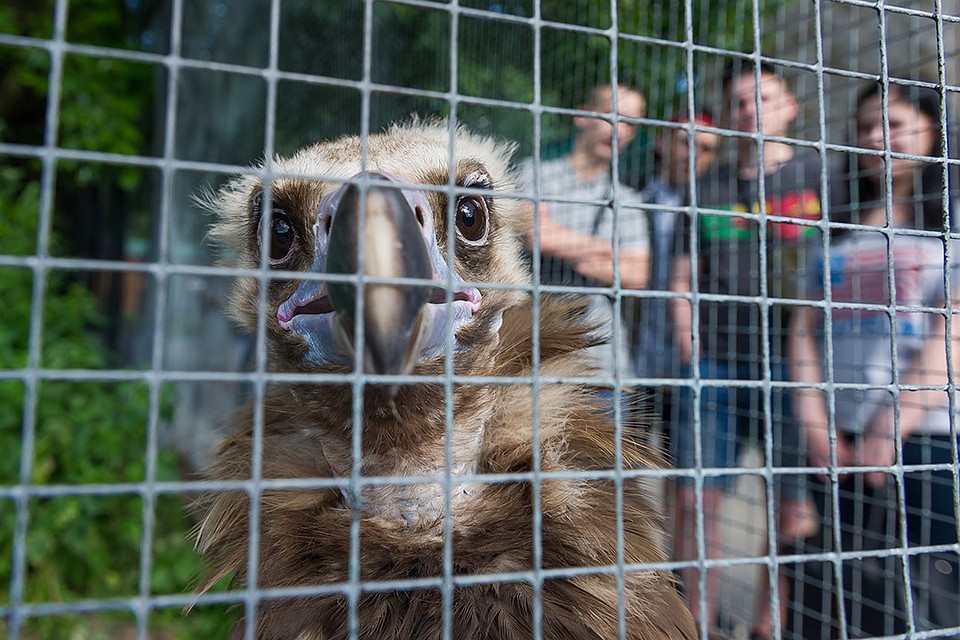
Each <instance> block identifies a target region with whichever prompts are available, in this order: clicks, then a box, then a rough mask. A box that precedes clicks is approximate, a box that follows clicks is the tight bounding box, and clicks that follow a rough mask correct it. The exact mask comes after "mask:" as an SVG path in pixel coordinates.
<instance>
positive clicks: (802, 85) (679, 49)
mask: <svg viewBox="0 0 960 640" xmlns="http://www.w3.org/2000/svg"><path fill="white" fill-rule="evenodd" d="M885 6H886V8H885V9H883V10H880V11H878V9H877V7H875V6H874V5H872V4H871V3H865V2H819V1H818V2H811V1H809V0H787V1H785V2H760V1H757V2H751V1H745V0H693V1H692V2H685V1H683V0H663V1H655V2H647V3H639V2H623V3H620V6H619V7H618V8H617V10H616V12H615V13H614V12H612V11H611V3H610V2H609V1H608V0H542V1H540V2H536V1H535V0H499V1H496V2H494V1H490V0H464V1H462V2H460V3H458V4H457V5H456V6H455V7H454V6H451V5H449V4H447V3H445V2H442V1H437V2H430V1H416V2H414V1H410V2H402V1H397V2H387V1H380V0H376V1H369V2H364V1H361V0H339V1H337V2H321V1H317V0H276V1H274V2H271V1H269V0H190V1H188V2H182V3H181V2H175V1H174V0H123V1H120V0H84V1H83V2H79V1H74V2H68V1H66V0H64V1H62V2H54V1H53V0H30V1H27V0H13V2H4V3H2V4H0V451H2V452H3V453H2V456H0V633H2V632H4V631H7V632H11V631H12V632H13V633H14V634H16V633H19V634H20V636H21V637H26V638H41V637H44V638H46V637H49V638H94V637H111V638H112V637H127V636H129V637H137V636H138V634H139V635H140V636H142V635H143V634H145V633H146V632H147V631H149V633H150V634H151V637H160V638H168V637H169V638H173V637H184V638H187V637H191V638H195V637H218V636H223V635H224V629H226V628H228V626H229V620H230V619H231V616H232V615H233V613H232V609H231V607H229V606H228V605H222V606H221V605H205V606H201V607H198V609H197V610H196V611H195V612H194V613H193V614H192V615H191V616H190V617H188V618H184V617H183V616H182V615H181V609H182V606H183V604H184V603H185V602H186V601H187V600H188V599H189V598H188V596H185V595H183V594H185V593H187V592H188V591H189V589H190V588H191V586H192V581H193V580H195V579H196V575H197V567H198V566H199V563H198V560H197V558H196V556H195V553H194V551H193V549H192V548H191V546H190V544H189V541H188V532H189V528H190V527H191V526H192V521H191V519H190V517H189V515H188V514H187V513H186V512H185V510H184V508H183V506H184V503H185V502H186V501H187V500H188V499H189V497H190V496H189V495H183V494H182V492H180V491H178V490H177V489H176V484H168V485H156V483H157V482H167V483H175V481H177V480H180V479H190V478H191V477H192V474H194V473H195V472H196V471H197V470H198V469H199V468H201V467H202V466H203V464H204V462H205V460H206V456H207V452H208V451H209V450H210V447H211V446H212V445H213V443H214V442H215V440H216V435H217V428H218V426H220V425H222V424H223V423H224V421H225V418H226V417H227V416H228V415H229V414H230V412H231V410H232V409H233V408H234V407H236V406H237V405H238V404H239V402H240V401H242V400H243V399H245V398H248V397H249V396H250V393H251V392H250V389H249V388H248V382H247V381H246V380H245V379H244V378H243V376H235V375H230V374H231V373H235V372H238V371H243V370H244V369H245V368H247V369H248V368H249V363H250V362H251V361H252V360H251V357H250V352H249V348H250V346H249V345H250V343H249V341H248V340H244V339H243V338H242V336H240V335H239V334H238V333H237V332H236V331H235V329H234V327H233V326H232V325H231V324H230V322H229V321H228V320H227V319H226V318H225V317H224V315H223V314H222V313H221V311H222V306H223V300H224V296H225V292H226V289H227V285H228V283H229V278H227V277H225V276H223V275H217V273H216V271H215V270H214V269H211V268H209V267H212V265H214V263H215V256H214V253H213V249H212V247H211V246H210V244H209V243H208V242H206V238H205V236H206V233H207V228H208V226H209V224H210V219H209V218H208V217H207V216H206V215H205V214H203V213H202V212H201V210H200V209H199V208H198V207H197V206H196V205H195V203H194V200H193V198H194V197H195V196H196V195H197V194H199V193H202V192H203V190H204V189H209V188H216V187H217V186H218V185H219V184H221V183H222V181H223V180H224V179H225V177H226V176H228V175H230V174H231V173H234V172H235V171H238V170H242V169H243V168H244V167H247V166H249V165H251V164H252V163H255V162H257V161H258V160H260V159H262V158H263V157H264V154H265V153H271V152H272V153H277V154H281V155H283V154H289V153H291V152H293V151H294V150H296V149H298V148H300V147H302V146H305V145H307V144H310V143H311V142H313V141H316V140H318V139H323V138H330V137H334V136H339V135H344V134H356V133H359V132H361V131H362V130H368V131H377V130H379V129H382V128H384V127H385V126H387V125H388V124H389V123H391V122H394V121H396V120H400V119H404V118H407V117H409V115H410V114H414V113H416V114H421V115H431V114H439V115H445V116H446V115H453V116H455V117H456V119H457V120H458V121H459V122H461V123H463V124H465V125H467V126H468V127H470V128H471V129H473V130H475V131H479V132H482V133H487V134H491V135H496V136H501V137H506V138H509V139H512V140H515V141H517V143H518V144H519V152H518V157H526V156H530V155H532V154H539V155H540V156H541V157H543V158H549V157H555V156H557V155H560V154H562V153H564V152H566V151H568V150H569V149H570V145H571V141H572V138H573V131H574V129H573V124H572V118H571V117H570V114H568V113H565V112H564V110H565V109H572V108H576V107H577V106H578V105H580V104H582V102H583V100H584V98H585V96H586V93H587V91H588V90H589V89H590V88H592V87H593V86H595V85H597V84H600V83H604V82H611V81H616V82H619V83H621V84H628V85H634V86H637V87H639V88H640V89H641V90H642V91H643V92H644V93H645V95H646V97H647V100H648V112H647V118H646V120H645V121H644V122H645V124H644V125H643V126H641V127H640V129H639V133H638V135H637V137H636V139H635V140H634V141H633V143H632V144H631V146H630V147H629V148H628V149H627V152H626V154H625V155H624V157H623V158H622V159H621V161H620V170H621V174H622V176H621V177H622V178H623V179H624V181H626V182H627V183H628V184H632V185H635V186H638V187H640V186H642V185H643V184H644V183H645V182H646V180H647V179H648V177H649V175H650V172H651V170H652V157H653V156H652V154H653V140H654V137H655V132H656V127H657V125H658V124H662V123H663V122H664V120H665V119H669V118H670V117H672V116H673V114H675V113H677V112H678V111H682V110H684V109H686V108H688V107H689V106H695V107H697V108H706V109H711V110H716V109H717V108H718V106H719V86H718V80H719V77H720V74H721V70H722V68H723V67H724V66H725V65H726V64H727V63H728V62H729V61H730V60H731V59H733V58H735V57H742V54H751V55H752V54H756V53H757V52H760V53H762V54H763V55H764V56H767V57H768V58H769V59H772V60H776V62H777V63H778V65H780V66H781V68H782V69H783V71H784V75H785V76H787V77H788V79H789V81H790V83H791V84H792V86H793V87H794V90H795V92H796V94H797V96H798V99H799V101H800V104H801V107H802V110H801V115H800V118H799V119H798V121H797V123H796V126H795V128H794V136H795V137H796V138H797V139H799V140H805V141H823V142H825V143H827V144H844V143H846V142H848V141H849V140H850V139H851V131H850V118H849V116H850V113H851V112H852V110H853V101H854V99H855V93H856V91H855V90H854V89H852V87H857V86H859V84H860V83H862V82H863V81H864V80H866V79H869V78H876V77H877V75H878V74H880V73H881V72H886V73H887V74H888V75H889V76H890V77H891V78H893V77H904V78H918V77H919V78H925V79H928V80H931V81H934V82H940V83H945V84H946V85H947V88H948V92H949V98H948V99H949V100H951V101H953V100H955V95H954V93H953V92H954V91H955V88H956V87H955V85H956V84H958V74H960V58H958V57H957V55H956V42H957V28H958V21H957V15H958V12H960V3H958V2H956V1H954V0H950V1H946V0H945V1H943V2H934V0H917V1H908V0H900V1H898V2H897V3H896V6H891V4H889V3H888V4H886V5H885ZM938 10H939V12H938ZM881 40H882V41H883V42H884V43H885V44H886V47H881V46H879V43H880V42H881ZM368 48H369V50H370V55H369V58H365V55H364V52H365V51H366V50H367V49H368ZM887 51H895V52H896V55H895V56H893V55H891V56H889V57H888V56H885V55H884V52H887ZM92 371H95V372H96V373H91V372H92ZM743 480H744V482H743V486H742V491H741V493H740V506H738V507H736V509H734V510H733V511H732V512H731V513H732V515H731V523H730V535H729V538H730V540H731V543H730V544H731V545H733V546H732V547H731V548H741V547H742V549H741V550H742V551H743V552H744V553H745V554H747V555H749V554H755V553H756V548H757V547H756V545H757V544H758V543H759V540H761V539H762V537H763V535H764V532H763V529H762V528H761V527H759V526H757V521H758V516H757V514H756V513H754V512H751V509H758V508H761V507H762V503H763V499H762V496H760V495H759V493H758V489H757V484H756V483H751V479H750V478H744V479H743ZM28 485H29V486H30V487H31V488H32V489H34V490H33V491H32V492H30V493H29V495H28V494H27V493H26V492H24V491H22V488H23V487H26V486H28ZM152 486H161V487H163V486H165V487H167V489H162V490H159V491H157V490H154V489H151V487H152ZM37 487H39V488H40V490H36V488H37ZM44 487H48V488H49V490H48V491H44V490H43V488H44ZM63 487H67V488H66V489H63ZM84 487H91V489H89V490H86V489H84ZM758 505H760V506H759V507H758ZM751 514H752V515H751ZM762 519H763V517H762V515H760V516H759V521H762ZM750 522H752V524H750V525H749V526H748V525H747V524H745V523H750ZM15 540H22V541H23V542H22V543H17V544H15ZM754 573H755V572H754V571H753V570H752V569H751V570H749V571H748V570H740V569H738V567H736V566H734V567H731V569H730V571H729V580H730V584H731V585H732V587H733V588H732V589H731V590H729V594H730V595H729V597H730V598H732V599H734V600H736V602H737V603H739V604H740V606H742V607H743V608H744V610H745V609H749V606H750V604H749V603H750V602H751V599H750V596H749V594H750V589H751V586H750V584H751V581H752V579H753V577H754ZM168 594H169V595H174V596H176V597H171V598H170V599H169V600H162V599H157V598H155V597H154V596H158V595H168ZM151 598H153V599H152V600H151ZM91 602H92V603H99V604H96V605H95V606H94V605H89V604H88V605H80V604H78V605H77V606H75V607H73V608H72V609H71V608H70V607H69V606H68V607H65V608H61V609H57V610H56V611H55V612H54V613H49V614H48V613H44V609H43V608H42V606H39V605H42V604H43V603H91ZM148 602H150V603H151V604H150V605H149V606H147V603H148ZM23 603H27V604H29V605H38V607H37V608H34V609H29V608H28V609H21V611H29V615H28V616H27V617H26V618H25V619H22V620H21V619H18V621H17V623H16V625H15V626H16V629H15V630H13V629H12V628H7V627H6V626H5V625H7V624H9V620H10V619H11V618H10V616H12V615H13V611H14V610H15V609H16V607H18V606H19V605H21V604H23ZM731 609H733V610H736V609H737V607H736V606H734V607H731ZM90 611H92V613H91V612H90ZM744 615H745V617H748V616H747V614H744Z"/></svg>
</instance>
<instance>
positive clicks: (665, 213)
mask: <svg viewBox="0 0 960 640" xmlns="http://www.w3.org/2000/svg"><path fill="white" fill-rule="evenodd" d="M671 122H673V123H675V124H681V125H686V124H688V123H692V124H693V125H694V127H696V128H695V129H694V132H693V141H692V142H693V145H692V146H693V169H694V174H693V175H694V176H695V177H699V176H702V175H703V174H704V173H705V172H706V171H707V170H708V169H709V168H710V167H711V165H712V164H713V163H714V161H715V160H716V158H717V150H718V148H719V145H720V135H719V134H717V133H713V132H711V131H706V130H703V129H700V128H699V127H713V126H714V124H715V123H714V120H713V117H712V116H711V115H710V114H708V113H705V112H700V113H695V114H694V115H693V117H692V118H690V117H688V116H686V115H684V116H678V117H675V118H673V119H672V120H671ZM690 150H691V141H690V130H689V129H688V128H687V127H670V128H664V129H663V130H662V131H661V132H660V134H659V135H658V136H657V138H656V142H655V144H654V170H655V171H656V174H655V175H654V176H653V178H651V179H650V181H649V182H648V183H647V184H646V186H645V187H644V188H643V190H642V191H641V194H640V195H641V197H642V198H643V201H644V202H645V203H646V204H647V205H648V206H647V208H646V210H645V212H646V218H647V234H648V236H649V237H650V247H651V250H650V282H649V284H648V286H647V289H648V290H649V291H663V292H665V291H669V290H670V279H671V275H672V267H673V261H674V259H675V258H676V255H677V252H678V237H677V234H676V228H677V220H678V218H679V217H680V215H681V214H680V213H679V211H678V209H679V208H680V207H686V206H689V205H690V187H691V180H690V164H691V163H690V160H691V155H690ZM695 179H696V178H695ZM649 205H660V207H662V208H658V207H657V206H649ZM636 307H637V309H636V312H635V321H634V322H635V324H636V330H635V336H636V337H635V341H634V344H633V348H632V353H633V364H634V369H635V372H636V375H637V377H640V378H679V377H680V373H681V367H680V357H679V354H678V353H677V349H676V345H675V342H674V338H673V326H672V321H671V319H670V317H669V299H668V298H666V297H660V298H657V297H643V298H638V299H637V301H636ZM676 391H677V390H676V388H675V387H671V386H668V385H664V384H656V383H651V384H649V385H647V387H646V388H645V389H644V393H643V398H642V400H643V402H644V403H645V404H646V405H647V406H651V407H652V409H653V416H655V419H656V421H657V422H658V423H659V426H660V428H661V433H662V435H663V437H664V438H665V439H666V440H668V441H669V440H670V439H671V436H670V434H671V432H672V430H673V428H672V425H673V424H674V423H675V422H676V420H677V416H676Z"/></svg>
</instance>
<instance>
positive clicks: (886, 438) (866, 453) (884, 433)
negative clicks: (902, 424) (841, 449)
mask: <svg viewBox="0 0 960 640" xmlns="http://www.w3.org/2000/svg"><path fill="white" fill-rule="evenodd" d="M893 438H894V428H893V409H892V408H886V407H885V408H883V409H881V410H880V411H878V412H877V415H876V417H875V418H874V419H873V420H872V421H871V423H870V424H869V425H868V426H867V431H866V433H864V434H863V438H862V439H861V441H860V448H859V451H858V452H857V453H858V454H859V455H858V460H857V461H856V464H858V465H862V466H867V467H888V466H890V465H891V464H893V463H894V461H895V460H896V453H897V451H896V447H895V445H894V441H893ZM886 476H887V474H886V473H884V472H883V471H871V472H869V473H867V474H865V476H864V479H865V480H866V481H867V484H869V485H870V486H872V487H879V486H881V485H883V483H884V482H885V481H886Z"/></svg>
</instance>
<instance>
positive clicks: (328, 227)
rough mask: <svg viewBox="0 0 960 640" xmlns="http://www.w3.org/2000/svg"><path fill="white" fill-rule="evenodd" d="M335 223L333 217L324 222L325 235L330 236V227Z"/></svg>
mask: <svg viewBox="0 0 960 640" xmlns="http://www.w3.org/2000/svg"><path fill="white" fill-rule="evenodd" d="M331 223H333V216H331V215H328V216H327V217H326V218H325V219H324V221H323V233H324V234H326V235H328V236H329V235H330V225H331Z"/></svg>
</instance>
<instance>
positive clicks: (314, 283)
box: [207, 121, 529, 389]
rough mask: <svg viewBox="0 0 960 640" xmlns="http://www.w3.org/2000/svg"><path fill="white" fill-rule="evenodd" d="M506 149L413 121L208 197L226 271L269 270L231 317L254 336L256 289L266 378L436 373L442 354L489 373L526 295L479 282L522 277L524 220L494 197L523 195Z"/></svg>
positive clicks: (312, 150) (240, 294)
mask: <svg viewBox="0 0 960 640" xmlns="http://www.w3.org/2000/svg"><path fill="white" fill-rule="evenodd" d="M512 151H513V148H512V146H511V145H507V144H504V143H500V142H495V141H493V140H491V139H489V138H484V137H480V136H476V135H472V134H470V133H468V132H467V131H464V130H463V129H454V128H451V127H449V126H448V125H447V124H446V123H445V122H440V121H435V122H430V123H422V122H414V123H412V124H408V125H402V126H395V127H393V128H391V129H390V130H389V131H387V132H385V133H381V134H376V135H371V136H369V137H368V138H367V139H366V144H363V143H362V141H361V139H360V138H358V137H349V138H342V139H339V140H335V141H332V142H325V143H321V144H317V145H314V146H312V147H308V148H306V149H303V150H302V151H300V152H298V153H296V154H295V155H293V156H292V157H290V158H277V159H276V160H274V162H272V163H270V165H269V166H266V167H261V168H260V170H259V171H257V172H254V173H253V174H251V175H246V176H242V177H240V178H236V179H234V180H233V181H231V182H230V183H229V184H227V185H226V186H225V187H223V188H222V189H221V190H220V191H219V192H218V193H217V194H215V195H213V196H212V197H211V198H210V199H209V202H208V203H207V204H208V206H209V207H210V208H211V209H213V210H214V211H215V212H216V213H217V215H218V216H219V221H218V222H217V224H216V225H215V226H214V228H213V230H212V232H211V235H212V237H213V238H214V239H215V240H217V241H218V242H219V243H220V244H221V245H223V246H225V247H226V249H227V251H226V255H232V256H234V259H233V260H232V262H233V265H234V266H237V267H241V268H247V269H258V268H259V267H260V266H261V265H262V264H267V265H269V269H270V274H268V276H267V277H266V278H258V277H246V278H241V279H240V280H239V281H238V283H237V285H236V288H235V290H234V292H233V295H232V296H231V298H230V313H231V314H232V316H233V317H234V318H235V319H236V320H237V321H238V322H239V323H240V324H241V325H242V326H244V327H245V328H246V329H248V330H250V331H255V330H256V328H257V326H258V314H259V313H261V311H260V310H261V298H260V286H261V284H260V283H261V282H263V283H265V286H266V287H267V290H266V309H265V314H266V318H265V322H266V329H267V337H268V344H269V365H268V366H269V368H270V369H271V370H274V371H277V370H282V371H300V372H345V371H351V370H353V369H354V365H355V363H360V364H361V366H362V368H363V370H364V371H365V372H366V373H368V374H374V375H376V374H384V375H387V376H390V375H403V374H408V373H425V374H441V373H443V371H444V357H445V353H446V352H447V351H448V350H452V352H453V355H454V358H455V366H456V367H457V370H458V372H464V371H474V370H476V367H477V366H478V365H482V363H483V362H484V360H485V359H484V358H483V357H482V351H481V350H482V349H483V348H484V347H485V346H486V347H489V345H490V344H491V343H492V342H494V343H495V341H496V335H497V331H498V329H499V326H500V323H501V321H502V316H503V313H504V311H505V310H506V309H507V308H508V307H510V306H512V305H513V304H515V303H516V302H517V300H518V299H519V298H520V296H521V295H522V294H520V293H519V292H518V291H517V290H515V289H511V288H510V287H509V286H508V287H502V286H496V287H490V286H487V284H488V283H492V284H495V285H520V284H524V283H526V282H527V281H528V277H529V276H528V274H527V272H526V268H525V266H524V265H523V264H522V262H521V258H520V255H521V254H520V249H521V244H520V240H519V237H520V233H521V232H522V229H523V226H524V225H525V224H528V221H527V220H526V219H525V216H524V213H523V211H524V208H523V207H522V206H521V201H519V200H517V199H511V198H505V197H499V196H498V193H504V192H506V193H509V192H514V191H516V186H515V182H514V178H513V175H512V172H511V170H510V168H509V162H510V155H511V153H512ZM264 176H266V178H265V177H264ZM471 352H473V354H472V355H471ZM386 388H388V389H393V387H392V386H391V385H389V383H387V387H386Z"/></svg>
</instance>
